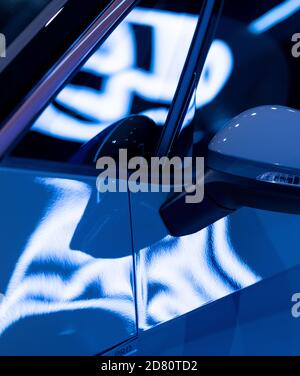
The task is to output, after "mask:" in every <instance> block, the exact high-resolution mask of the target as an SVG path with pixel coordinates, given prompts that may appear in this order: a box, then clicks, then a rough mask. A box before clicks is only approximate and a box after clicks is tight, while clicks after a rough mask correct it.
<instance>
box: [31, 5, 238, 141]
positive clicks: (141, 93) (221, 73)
mask: <svg viewBox="0 0 300 376" xmlns="http://www.w3.org/2000/svg"><path fill="white" fill-rule="evenodd" d="M197 20H198V18H197V17H196V16H194V15H181V14H176V13H172V12H167V11H152V10H149V9H147V10H146V9H143V8H137V9H135V10H134V11H132V12H131V13H130V15H129V17H128V18H127V19H126V20H125V21H124V22H123V23H122V24H121V25H120V26H119V27H118V28H117V29H116V30H115V31H114V33H113V34H112V35H111V36H110V37H109V38H108V40H107V41H106V42H105V43H104V44H103V45H102V46H101V48H100V49H99V50H98V51H96V53H94V54H93V56H92V57H91V58H90V59H89V60H88V62H87V63H86V64H85V66H84V67H83V68H82V70H81V72H80V74H79V75H81V77H89V84H86V81H84V80H83V81H80V79H78V80H77V81H76V82H75V81H72V82H71V83H70V84H69V85H67V86H66V87H65V89H64V90H62V92H61V93H60V94H59V95H58V97H57V98H56V100H55V102H54V103H53V104H51V105H50V106H49V107H48V108H47V109H46V110H45V111H44V113H43V114H42V115H41V117H40V118H39V119H38V120H37V122H36V124H35V125H34V130H36V131H38V132H41V133H43V134H46V135H49V136H52V137H56V138H60V139H64V140H69V141H76V142H86V141H89V140H90V139H91V138H93V137H94V136H96V135H97V134H98V133H100V132H101V131H103V130H104V129H105V128H107V127H108V126H109V125H111V124H112V123H114V122H116V121H118V120H120V119H121V118H124V117H126V116H128V115H130V114H133V113H134V114H143V115H146V116H148V117H150V118H151V119H153V120H154V121H155V122H156V124H158V125H163V124H164V123H165V120H166V117H167V114H168V109H169V106H170V104H171V102H172V99H173V97H174V93H175V90H176V87H177V85H178V81H179V77H180V74H181V72H182V68H183V66H184V62H185V59H186V56H187V54H188V50H189V47H190V43H191V39H192V36H193V33H194V30H195V27H196V24H197ZM149 56H150V58H149ZM232 70H233V54H232V51H231V49H230V48H229V46H228V45H227V44H226V43H225V42H224V41H222V40H215V41H214V43H213V44H212V47H211V50H210V52H209V54H208V57H207V61H206V65H205V68H204V72H203V75H202V78H201V81H200V84H199V87H198V90H197V93H196V95H195V107H196V109H199V108H200V107H203V106H204V105H207V104H208V103H210V102H211V101H212V100H214V98H215V97H216V96H217V95H218V94H219V93H220V92H221V90H222V89H223V87H224V86H225V84H226V82H227V81H228V79H229V77H230V75H231V73H232Z"/></svg>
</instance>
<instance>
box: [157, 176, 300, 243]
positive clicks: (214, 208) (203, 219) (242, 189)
mask: <svg viewBox="0 0 300 376" xmlns="http://www.w3.org/2000/svg"><path fill="white" fill-rule="evenodd" d="M186 195H187V193H186V192H183V193H180V194H176V195H174V196H172V197H171V198H170V199H169V200H168V201H167V202H166V203H164V204H163V206H162V207H161V209H160V215H161V217H162V219H163V221H164V223H165V225H166V227H167V229H168V230H169V232H170V234H171V235H173V236H177V237H180V236H185V235H190V234H193V233H196V232H198V231H200V230H202V229H203V228H205V227H207V226H209V225H211V224H213V223H214V222H216V221H218V220H219V219H222V218H224V217H226V216H228V215H230V214H232V213H233V212H234V211H236V210H238V209H240V208H241V207H249V208H255V209H261V210H268V211H273V212H281V213H289V214H300V188H299V187H297V186H295V187H294V186H290V185H284V184H281V185H279V184H272V183H269V182H263V181H259V180H255V179H249V178H245V177H239V176H235V175H230V174H227V173H223V172H218V171H215V170H212V169H210V170H208V171H207V172H206V174H205V178H204V199H203V201H202V202H201V203H199V204H187V203H186V200H185V199H186Z"/></svg>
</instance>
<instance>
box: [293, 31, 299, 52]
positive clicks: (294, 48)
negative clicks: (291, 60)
mask: <svg viewBox="0 0 300 376" xmlns="http://www.w3.org/2000/svg"><path fill="white" fill-rule="evenodd" d="M292 42H295V44H294V45H293V48H292V55H293V56H294V57H296V58H298V57H300V33H296V34H294V35H293V37H292Z"/></svg>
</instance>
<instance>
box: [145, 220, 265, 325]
mask: <svg viewBox="0 0 300 376" xmlns="http://www.w3.org/2000/svg"><path fill="white" fill-rule="evenodd" d="M227 231H228V219H222V220H220V221H219V222H217V223H215V224H214V225H212V226H211V227H209V228H207V229H204V230H202V231H201V232H199V233H197V234H194V235H190V236H186V237H183V238H180V239H174V238H172V237H167V238H165V239H164V240H163V241H161V242H159V243H157V244H155V245H153V246H152V247H149V248H146V249H143V250H141V251H140V252H139V258H138V260H139V262H138V278H139V281H138V282H139V285H138V299H139V303H140V304H139V305H138V310H139V314H138V317H139V326H140V328H141V329H142V330H147V329H150V328H151V327H153V326H156V325H158V324H161V323H163V322H166V321H169V320H171V319H174V318H176V317H178V316H180V315H183V314H185V313H188V312H190V311H193V310H195V309H197V308H199V307H201V306H203V305H205V304H208V303H210V302H213V301H215V300H217V299H221V298H223V297H225V296H227V295H229V294H231V293H233V292H235V291H237V290H239V289H242V288H245V287H248V286H250V285H253V284H255V283H257V282H259V281H260V280H261V277H260V276H259V275H258V274H256V273H255V271H252V270H251V269H250V268H249V267H248V266H247V264H246V263H245V262H244V261H243V260H242V259H241V258H240V257H239V256H238V254H237V252H236V251H235V249H234V248H233V246H232V245H231V243H230V239H229V237H228V233H227Z"/></svg>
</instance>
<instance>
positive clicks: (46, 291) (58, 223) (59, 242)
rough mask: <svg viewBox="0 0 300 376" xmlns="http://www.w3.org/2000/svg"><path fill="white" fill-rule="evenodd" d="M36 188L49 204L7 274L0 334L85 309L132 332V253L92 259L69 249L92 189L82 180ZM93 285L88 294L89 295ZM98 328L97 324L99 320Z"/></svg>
mask: <svg viewBox="0 0 300 376" xmlns="http://www.w3.org/2000/svg"><path fill="white" fill-rule="evenodd" d="M36 184H38V185H42V186H43V187H46V188H47V189H49V190H50V191H51V192H52V202H51V204H50V205H49V206H48V208H47V210H46V212H45V213H44V215H43V218H42V219H41V220H40V222H39V224H38V226H37V228H36V229H35V230H34V231H33V233H32V235H31V236H30V238H29V240H28V242H27V244H26V245H25V248H24V250H23V252H22V253H21V256H20V257H19V259H18V261H17V263H16V265H15V269H14V271H13V273H12V275H11V278H10V281H9V283H8V287H7V290H6V292H5V295H4V298H3V300H2V302H1V305H0V335H3V333H4V332H5V331H6V330H7V329H8V328H9V327H10V326H12V325H13V324H14V323H16V322H17V321H19V320H21V319H25V318H26V317H31V316H42V315H49V314H51V313H56V312H68V311H79V310H87V309H92V310H94V309H97V310H100V311H106V312H111V313H113V314H116V315H117V316H119V317H121V318H122V320H124V322H125V323H127V324H126V325H127V330H128V332H132V330H134V328H135V309H134V298H133V286H132V284H131V275H132V256H131V255H130V249H129V252H128V256H127V257H122V258H115V259H102V258H95V257H92V256H91V255H89V254H87V253H85V252H83V251H79V250H73V249H70V243H71V239H72V236H73V234H74V232H75V230H76V228H77V225H78V221H79V220H80V219H81V217H82V216H83V214H84V212H85V209H86V206H87V204H88V201H89V199H90V195H91V187H90V186H89V185H88V184H85V183H83V182H78V181H73V180H66V179H54V178H36V179H35V182H34V185H36ZM104 246H106V247H107V245H101V246H100V247H99V248H100V251H99V254H100V255H101V247H104ZM124 246H125V241H124ZM11 251H12V250H11ZM126 251H127V250H126ZM37 268H38V271H35V269H37ZM54 270H55V271H56V272H54ZM112 274H113V275H114V276H115V275H117V276H118V278H115V277H112ZM91 287H93V291H94V293H92V294H91V293H90V292H89V291H88V290H89V288H91ZM98 324H100V325H101V316H100V318H99V322H98ZM41 329H43V328H41ZM44 329H46V328H44ZM79 334H80V333H79Z"/></svg>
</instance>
